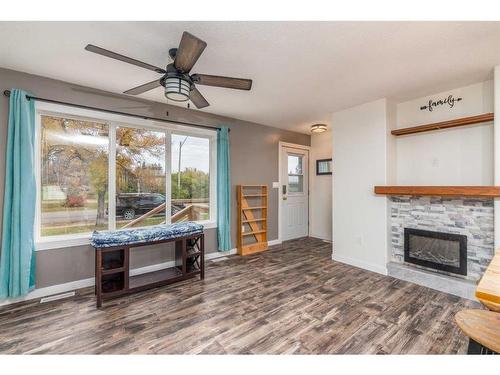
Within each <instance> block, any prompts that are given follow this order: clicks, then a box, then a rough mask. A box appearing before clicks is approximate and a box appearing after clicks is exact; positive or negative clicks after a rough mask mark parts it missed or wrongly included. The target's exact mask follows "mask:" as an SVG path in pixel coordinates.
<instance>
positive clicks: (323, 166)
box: [316, 159, 332, 176]
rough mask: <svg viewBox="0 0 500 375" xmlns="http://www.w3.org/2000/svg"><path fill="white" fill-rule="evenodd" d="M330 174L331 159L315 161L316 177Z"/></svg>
mask: <svg viewBox="0 0 500 375" xmlns="http://www.w3.org/2000/svg"><path fill="white" fill-rule="evenodd" d="M325 174H332V159H320V160H316V175H317V176H321V175H325Z"/></svg>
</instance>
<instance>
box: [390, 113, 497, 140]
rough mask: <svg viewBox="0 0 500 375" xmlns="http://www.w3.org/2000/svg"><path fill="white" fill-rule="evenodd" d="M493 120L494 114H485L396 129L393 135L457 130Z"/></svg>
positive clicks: (392, 132)
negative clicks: (459, 127)
mask: <svg viewBox="0 0 500 375" xmlns="http://www.w3.org/2000/svg"><path fill="white" fill-rule="evenodd" d="M493 119H494V114H493V113H485V114H483V115H477V116H470V117H462V118H457V119H455V120H449V121H442V122H435V123H433V124H427V125H419V126H413V127H411V128H402V129H395V130H392V131H391V134H392V135H395V136H400V135H408V134H416V133H423V132H428V131H432V130H439V129H447V128H455V127H457V126H466V125H473V124H479V123H482V122H489V121H493Z"/></svg>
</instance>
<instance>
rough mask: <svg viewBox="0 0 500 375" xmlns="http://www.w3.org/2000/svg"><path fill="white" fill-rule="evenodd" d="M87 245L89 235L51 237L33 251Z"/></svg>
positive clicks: (212, 223) (213, 224) (208, 225)
mask: <svg viewBox="0 0 500 375" xmlns="http://www.w3.org/2000/svg"><path fill="white" fill-rule="evenodd" d="M197 223H198V224H201V225H203V230H207V229H214V228H217V223H216V222H215V221H210V220H206V221H198V222H197ZM87 245H90V234H88V233H86V234H81V235H78V234H74V235H73V234H70V235H64V236H52V237H48V238H47V239H43V240H39V241H38V242H37V243H36V244H35V249H36V251H43V250H54V249H63V248H67V247H75V246H87Z"/></svg>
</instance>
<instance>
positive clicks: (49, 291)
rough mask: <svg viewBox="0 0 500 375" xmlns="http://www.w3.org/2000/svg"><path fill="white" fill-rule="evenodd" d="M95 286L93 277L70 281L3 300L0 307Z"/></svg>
mask: <svg viewBox="0 0 500 375" xmlns="http://www.w3.org/2000/svg"><path fill="white" fill-rule="evenodd" d="M93 285H94V278H93V277H91V278H88V279H82V280H76V281H70V282H69V283H64V284H57V285H51V286H47V287H45V288H39V289H35V290H34V291H32V292H30V293H28V294H27V295H25V296H23V297H17V298H9V299H6V300H2V301H0V306H4V305H10V304H12V303H18V302H23V301H29V300H32V299H38V298H42V297H47V296H52V295H54V294H60V293H65V292H70V291H72V290H77V289H82V288H87V287H89V286H93Z"/></svg>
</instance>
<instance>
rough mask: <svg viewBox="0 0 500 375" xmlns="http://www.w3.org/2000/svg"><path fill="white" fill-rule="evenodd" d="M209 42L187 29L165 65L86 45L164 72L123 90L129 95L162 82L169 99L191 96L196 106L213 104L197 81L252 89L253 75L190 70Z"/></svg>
mask: <svg viewBox="0 0 500 375" xmlns="http://www.w3.org/2000/svg"><path fill="white" fill-rule="evenodd" d="M206 46H207V43H206V42H204V41H203V40H201V39H199V38H197V37H195V36H194V35H192V34H190V33H188V32H187V31H184V32H183V33H182V38H181V42H180V43H179V47H178V48H171V49H170V50H169V51H168V54H169V55H170V57H171V58H172V60H173V62H171V63H170V64H168V65H167V67H166V69H162V68H159V67H157V66H154V65H151V64H148V63H145V62H142V61H139V60H136V59H133V58H131V57H127V56H124V55H120V54H118V53H115V52H112V51H109V50H107V49H104V48H101V47H97V46H94V45H92V44H88V45H87V46H86V47H85V49H86V50H87V51H90V52H94V53H97V54H99V55H103V56H106V57H110V58H112V59H116V60H120V61H123V62H126V63H129V64H132V65H136V66H139V67H141V68H144V69H149V70H153V71H155V72H157V73H159V74H162V75H163V76H162V77H161V78H160V79H156V80H154V81H151V82H148V83H145V84H143V85H140V86H137V87H134V88H133V89H130V90H127V91H125V92H124V93H125V94H130V95H138V94H142V93H144V92H146V91H149V90H152V89H154V88H157V87H160V86H163V87H164V88H165V96H166V97H167V99H170V100H173V101H176V102H185V101H187V100H191V102H193V104H194V105H195V106H196V108H204V107H208V106H209V105H210V104H209V103H208V102H207V100H206V99H205V98H204V97H203V95H201V93H200V92H199V91H198V89H197V88H196V84H198V85H205V86H216V87H225V88H229V89H238V90H250V89H251V88H252V80H251V79H243V78H232V77H223V76H213V75H208V74H189V72H190V71H191V69H192V68H193V66H194V64H195V63H196V61H198V59H199V57H200V55H201V53H202V52H203V50H204V49H205V47H206Z"/></svg>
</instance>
